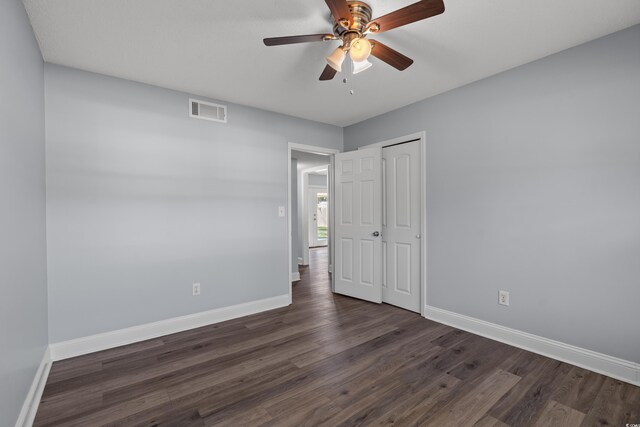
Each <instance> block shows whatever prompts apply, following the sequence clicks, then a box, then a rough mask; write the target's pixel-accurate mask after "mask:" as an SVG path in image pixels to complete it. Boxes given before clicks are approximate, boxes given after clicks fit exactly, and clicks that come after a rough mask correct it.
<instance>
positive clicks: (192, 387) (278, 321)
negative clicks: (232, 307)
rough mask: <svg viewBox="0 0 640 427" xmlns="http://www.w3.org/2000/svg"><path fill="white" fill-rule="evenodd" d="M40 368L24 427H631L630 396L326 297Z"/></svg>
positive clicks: (304, 284) (486, 344)
mask: <svg viewBox="0 0 640 427" xmlns="http://www.w3.org/2000/svg"><path fill="white" fill-rule="evenodd" d="M326 260H327V249H326V248H319V249H314V250H312V251H311V266H310V267H309V268H303V269H302V271H301V273H302V274H301V277H302V279H301V281H300V282H297V283H296V284H295V285H294V286H293V290H294V293H293V305H292V306H290V307H286V308H282V309H278V310H273V311H269V312H264V313H260V314H256V315H252V316H247V317H243V318H239V319H235V320H231V321H228V322H224V323H219V324H216V325H211V326H207V327H203V328H199V329H195V330H190V331H186V332H181V333H177V334H174V335H168V336H165V337H161V338H157V339H152V340H149V341H144V342H140V343H137V344H132V345H129V346H125V347H119V348H114V349H110V350H106V351H102V352H99V353H94V354H90V355H86V356H81V357H77V358H74V359H68V360H64V361H60V362H56V363H54V364H53V367H52V369H51V374H50V376H49V379H48V381H47V385H46V388H45V391H44V395H43V397H42V402H41V404H40V408H39V411H38V414H37V418H36V422H35V425H37V426H46V425H65V426H67V425H77V426H97V425H127V426H129V425H171V426H178V425H180V426H181V425H198V426H201V425H229V426H259V425H265V426H267V425H273V426H303V425H327V426H337V425H346V426H354V425H391V424H393V425H402V426H404V425H434V426H445V425H452V426H453V425H455V426H467V425H469V426H471V425H481V426H504V425H509V426H527V425H541V426H548V425H562V426H573V425H575V426H578V425H587V426H592V425H611V426H624V425H625V423H640V388H639V387H634V386H632V385H629V384H626V383H623V382H620V381H617V380H614V379H611V378H608V377H605V376H602V375H599V374H596V373H593V372H590V371H587V370H585V369H581V368H577V367H574V366H571V365H568V364H566V363H562V362H558V361H555V360H552V359H549V358H546V357H543V356H539V355H536V354H533V353H530V352H527V351H524V350H520V349H517V348H514V347H511V346H508V345H505V344H502V343H499V342H496V341H492V340H489V339H486V338H482V337H479V336H477V335H473V334H471V333H467V332H464V331H461V330H457V329H454V328H451V327H448V326H445V325H441V324H438V323H435V322H432V321H429V320H426V319H424V318H422V317H420V316H419V315H417V314H414V313H411V312H408V311H405V310H402V309H398V308H395V307H392V306H389V305H375V304H371V303H368V302H364V301H359V300H356V299H352V298H348V297H343V296H339V295H333V294H332V293H331V291H330V286H329V277H328V274H327V273H326V271H327V261H326Z"/></svg>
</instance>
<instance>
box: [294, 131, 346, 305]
mask: <svg viewBox="0 0 640 427" xmlns="http://www.w3.org/2000/svg"><path fill="white" fill-rule="evenodd" d="M292 150H296V151H304V152H307V153H315V154H325V155H327V154H328V155H329V156H330V159H329V170H328V174H329V175H330V174H332V173H333V155H334V154H338V153H339V152H340V150H338V149H335V148H326V147H318V146H316V145H306V144H298V143H295V142H288V143H287V241H288V243H287V246H288V247H289V251H288V254H289V256H288V257H287V277H288V278H289V304H291V303H292V302H293V284H292V283H293V282H292V281H291V279H292V271H291V270H292V267H293V265H292V263H291V255H292V253H293V248H292V241H291V238H292V236H291V230H292V221H291V151H292ZM295 173H298V171H296V172H295ZM303 176H304V174H303ZM327 179H328V181H329V185H328V190H329V208H330V211H329V224H332V223H333V191H332V190H333V189H332V185H333V179H332V178H331V177H330V176H328V178H327ZM298 185H299V184H298ZM303 193H304V191H303ZM302 202H303V203H304V200H303V201H302ZM307 239H308V233H307ZM332 245H333V227H331V226H329V253H330V254H331V255H330V257H331V259H330V261H329V262H330V263H331V265H332V263H333V249H332V247H331V246H332Z"/></svg>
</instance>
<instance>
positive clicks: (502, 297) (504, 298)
mask: <svg viewBox="0 0 640 427" xmlns="http://www.w3.org/2000/svg"><path fill="white" fill-rule="evenodd" d="M498 304H500V305H509V292H507V291H500V292H499V293H498Z"/></svg>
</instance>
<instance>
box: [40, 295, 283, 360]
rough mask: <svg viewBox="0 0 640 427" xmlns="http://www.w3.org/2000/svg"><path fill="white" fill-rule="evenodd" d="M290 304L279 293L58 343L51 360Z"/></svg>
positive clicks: (53, 345)
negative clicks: (269, 296)
mask: <svg viewBox="0 0 640 427" xmlns="http://www.w3.org/2000/svg"><path fill="white" fill-rule="evenodd" d="M287 305H289V296H288V295H279V296H277V297H271V298H266V299H262V300H258V301H251V302H246V303H242V304H237V305H232V306H229V307H222V308H216V309H214V310H209V311H203V312H200V313H195V314H189V315H186V316H180V317H174V318H172V319H166V320H161V321H159V322H153V323H147V324H144V325H138V326H132V327H130V328H125V329H119V330H116V331H111V332H105V333H102V334H97V335H90V336H87V337H82V338H77V339H73V340H69V341H63V342H58V343H55V344H51V345H50V348H51V359H52V360H54V361H57V360H62V359H68V358H70V357H76V356H81V355H83V354H88V353H94V352H96V351H101V350H106V349H109V348H113V347H119V346H121V345H127V344H132V343H135V342H139V341H144V340H148V339H152V338H157V337H161V336H164V335H168V334H174V333H176V332H182V331H186V330H189V329H194V328H200V327H202V326H207V325H211V324H214V323H219V322H224V321H225V320H231V319H235V318H238V317H243V316H248V315H250V314H255V313H260V312H262V311H267V310H273V309H276V308H280V307H285V306H287Z"/></svg>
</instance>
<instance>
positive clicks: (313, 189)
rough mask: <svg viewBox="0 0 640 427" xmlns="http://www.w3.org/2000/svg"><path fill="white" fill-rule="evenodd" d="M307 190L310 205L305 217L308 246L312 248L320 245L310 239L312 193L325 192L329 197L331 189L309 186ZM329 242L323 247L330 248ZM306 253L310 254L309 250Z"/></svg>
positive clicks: (307, 205) (307, 207) (322, 186)
mask: <svg viewBox="0 0 640 427" xmlns="http://www.w3.org/2000/svg"><path fill="white" fill-rule="evenodd" d="M327 178H328V174H327ZM305 190H306V192H307V197H308V199H307V202H308V203H306V204H305V208H306V209H305V212H304V215H306V218H307V227H306V228H307V240H308V245H307V246H308V247H312V246H311V244H312V243H318V242H312V241H311V239H310V238H309V237H310V235H311V234H312V233H311V222H309V217H310V216H311V203H312V200H311V193H313V192H316V191H320V190H323V191H325V192H326V193H327V195H328V193H329V187H328V186H324V185H307V187H306V188H305ZM327 214H328V212H327ZM316 232H317V230H316ZM329 240H330V239H329V238H327V244H326V245H322V246H329ZM315 246H317V247H319V246H321V245H315ZM306 252H307V253H308V250H307V251H306Z"/></svg>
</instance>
